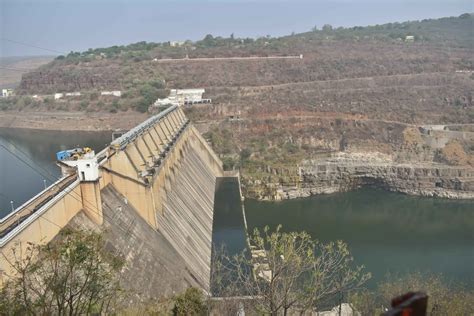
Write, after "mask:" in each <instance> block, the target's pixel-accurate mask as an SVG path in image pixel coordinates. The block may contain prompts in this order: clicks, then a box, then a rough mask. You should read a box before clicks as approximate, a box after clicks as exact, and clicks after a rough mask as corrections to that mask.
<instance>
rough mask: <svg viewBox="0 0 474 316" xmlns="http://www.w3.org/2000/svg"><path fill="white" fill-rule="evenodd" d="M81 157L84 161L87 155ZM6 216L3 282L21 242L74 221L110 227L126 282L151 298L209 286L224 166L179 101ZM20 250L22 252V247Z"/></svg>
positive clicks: (66, 170) (109, 239)
mask: <svg viewBox="0 0 474 316" xmlns="http://www.w3.org/2000/svg"><path fill="white" fill-rule="evenodd" d="M78 163H79V161H78ZM58 164H59V165H60V166H61V169H62V171H63V176H62V177H61V178H60V179H58V180H57V181H56V182H55V183H53V184H52V185H51V186H49V187H47V188H45V189H44V190H43V191H41V192H40V193H39V194H37V195H36V196H34V197H33V198H31V199H30V200H28V201H27V202H25V203H24V204H23V205H21V206H20V207H18V208H16V209H15V210H14V211H13V212H11V213H10V214H8V215H7V216H6V217H4V218H2V219H0V251H1V254H2V255H1V256H0V285H1V284H2V283H3V282H5V281H7V280H8V278H9V277H10V276H12V275H13V274H14V271H13V268H12V266H11V262H12V260H13V259H14V258H13V257H12V255H13V254H12V253H13V249H18V248H20V250H22V251H21V252H20V253H24V250H25V249H26V247H27V245H28V243H33V244H45V243H48V242H50V241H52V240H54V239H55V238H56V236H57V235H58V233H59V232H60V231H61V230H62V229H63V228H65V227H70V228H75V229H90V230H96V231H103V232H104V235H105V240H106V247H107V250H109V251H112V252H115V253H117V254H120V256H122V257H123V258H124V259H125V261H126V264H125V268H124V271H123V279H124V284H125V285H126V287H129V290H131V291H132V292H133V293H135V295H133V297H132V298H131V300H135V301H146V300H149V299H153V298H156V297H161V296H167V295H171V294H173V293H176V292H180V291H182V290H183V289H185V288H186V287H189V286H196V287H200V288H202V289H204V290H208V289H209V282H210V262H211V243H212V225H213V208H214V193H215V186H216V180H217V178H219V177H222V176H223V169H222V163H221V161H220V159H219V158H218V157H217V156H216V155H215V153H214V152H213V151H212V149H211V148H210V147H209V145H208V144H207V143H206V141H205V140H204V139H203V138H202V136H201V135H200V133H199V132H198V131H197V130H196V129H195V127H194V126H193V125H192V124H191V123H190V122H189V120H188V119H187V118H186V116H185V115H184V113H183V111H182V109H181V108H180V107H179V106H172V107H169V108H167V109H166V110H164V111H162V112H161V113H159V114H157V115H155V116H152V117H150V118H149V119H147V120H146V121H145V122H143V123H141V124H140V125H138V126H136V127H135V128H133V129H132V130H130V131H129V132H127V133H125V134H124V135H122V136H121V137H120V138H118V139H116V140H114V141H113V142H112V143H111V144H110V145H109V146H107V147H106V148H105V149H103V150H102V151H100V152H98V153H97V154H95V155H93V156H92V157H90V159H88V160H84V161H82V162H81V163H80V165H77V166H75V167H71V166H69V165H68V163H67V162H62V161H59V162H58ZM17 253H18V252H17Z"/></svg>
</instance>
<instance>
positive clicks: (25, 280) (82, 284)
mask: <svg viewBox="0 0 474 316" xmlns="http://www.w3.org/2000/svg"><path fill="white" fill-rule="evenodd" d="M104 245H105V243H104V240H103V238H102V236H101V235H100V234H97V233H92V232H79V231H72V230H66V231H63V232H62V233H61V234H60V238H59V240H57V241H53V242H51V243H49V244H47V245H44V246H39V245H33V244H29V245H28V246H27V248H26V253H25V255H23V256H22V255H21V254H19V253H18V250H15V251H14V252H13V258H14V259H13V261H12V262H10V263H11V264H12V266H13V268H14V269H15V272H16V273H15V275H14V276H11V279H10V280H9V281H8V282H7V283H6V284H5V286H4V288H3V289H2V291H1V293H0V294H1V295H0V315H51V314H53V315H82V314H91V313H94V314H104V313H106V312H107V311H108V310H109V309H110V308H111V305H112V303H113V301H114V300H115V299H117V298H118V296H119V294H120V292H121V289H120V286H119V280H118V276H117V273H118V272H119V271H120V269H121V268H122V266H123V261H122V260H121V259H120V258H118V257H117V256H114V255H112V254H110V253H108V252H106V251H105V250H104Z"/></svg>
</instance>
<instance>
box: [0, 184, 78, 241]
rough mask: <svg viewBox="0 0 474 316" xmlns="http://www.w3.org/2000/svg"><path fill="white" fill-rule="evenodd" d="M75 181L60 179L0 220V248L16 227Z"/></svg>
mask: <svg viewBox="0 0 474 316" xmlns="http://www.w3.org/2000/svg"><path fill="white" fill-rule="evenodd" d="M75 180H76V177H75V176H66V177H62V178H60V179H59V180H58V181H56V182H55V183H53V184H52V185H51V186H49V187H47V188H45V189H44V190H43V191H41V192H40V193H38V194H37V195H35V196H34V197H32V198H31V199H29V200H28V201H26V202H25V203H23V204H22V205H21V206H19V207H17V208H16V209H15V210H14V211H13V212H11V213H10V214H8V215H7V216H5V217H4V218H2V219H0V246H1V245H2V241H3V238H4V237H5V236H6V235H7V234H8V233H9V232H11V231H13V230H14V229H15V228H16V227H17V226H19V225H20V224H21V223H23V222H24V221H25V220H26V219H27V218H28V217H29V216H31V215H32V214H34V213H36V212H38V211H40V210H41V209H42V207H43V206H44V205H46V204H47V203H48V202H49V201H51V200H52V199H54V197H55V196H56V195H58V194H59V193H60V192H61V191H63V190H65V189H66V188H67V187H68V186H69V185H70V184H71V183H73V182H74V181H75Z"/></svg>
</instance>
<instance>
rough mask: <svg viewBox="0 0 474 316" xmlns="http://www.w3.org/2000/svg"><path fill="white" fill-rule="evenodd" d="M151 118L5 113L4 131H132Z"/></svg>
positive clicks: (0, 115)
mask: <svg viewBox="0 0 474 316" xmlns="http://www.w3.org/2000/svg"><path fill="white" fill-rule="evenodd" d="M146 118H148V114H147V113H138V112H132V111H127V112H119V113H108V112H90V113H88V112H60V111H58V112H39V111H37V112H36V111H24V112H23V111H1V112H0V128H21V129H31V130H48V131H84V132H106V131H114V130H129V129H131V128H133V127H134V126H136V125H138V124H139V123H140V122H143V121H144V120H145V119H146Z"/></svg>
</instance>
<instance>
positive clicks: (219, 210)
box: [214, 180, 474, 288]
mask: <svg viewBox="0 0 474 316" xmlns="http://www.w3.org/2000/svg"><path fill="white" fill-rule="evenodd" d="M238 194H239V193H238V187H237V183H236V182H235V181H231V180H225V181H222V182H221V183H220V185H219V186H218V192H217V193H216V208H215V211H216V213H215V215H214V216H215V217H214V229H215V231H214V242H215V243H216V244H217V245H222V244H224V245H228V251H229V252H230V253H235V252H238V251H239V250H241V249H244V248H245V237H244V236H245V235H244V228H243V220H242V210H241V208H240V207H235V203H236V201H237V203H238V202H239V200H238V198H237V199H236V196H237V197H238ZM473 202H474V201H468V200H465V201H461V200H458V201H456V200H444V199H434V198H421V197H413V196H407V195H403V194H398V193H393V192H386V191H382V190H376V189H361V190H358V191H353V192H347V193H338V194H332V195H326V196H315V197H310V198H305V199H296V200H287V201H281V202H261V201H255V200H246V201H245V212H246V218H247V224H248V226H249V231H253V229H254V228H259V229H262V228H263V227H264V226H265V225H268V226H270V228H275V227H276V226H277V225H279V224H282V225H283V230H284V231H306V232H308V233H310V234H311V235H312V236H313V238H314V239H318V240H320V241H323V242H328V241H333V240H343V241H345V242H346V243H347V244H348V245H349V248H350V250H351V252H352V254H353V256H354V258H355V263H356V264H358V265H364V266H365V267H366V270H367V271H369V272H371V273H372V275H373V277H372V279H371V280H370V282H369V284H368V286H369V287H374V286H375V285H376V283H377V282H379V281H381V280H384V279H385V278H386V276H387V275H388V274H389V273H390V274H392V275H397V274H405V273H408V272H415V271H416V272H420V271H421V272H433V273H441V274H442V275H443V276H444V277H445V278H446V279H448V280H452V281H454V282H456V283H463V284H464V285H466V286H467V287H469V288H474V204H473ZM230 204H232V205H230ZM239 247H240V249H239Z"/></svg>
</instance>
